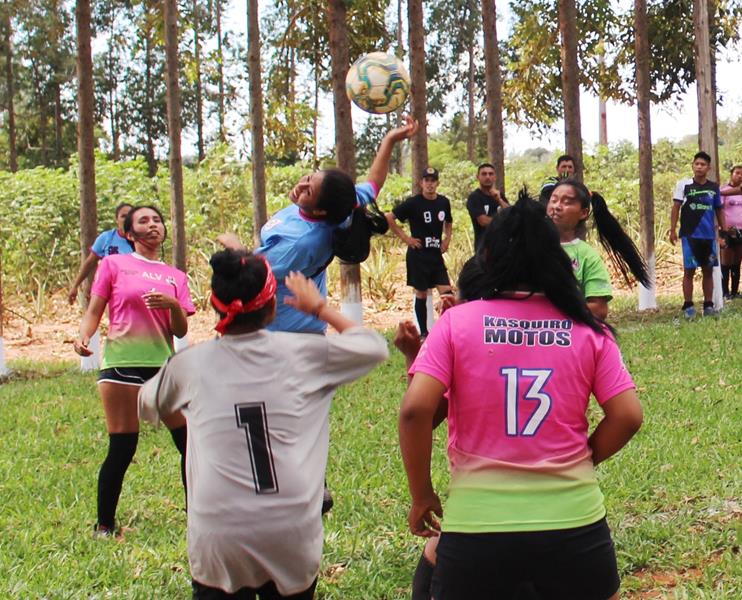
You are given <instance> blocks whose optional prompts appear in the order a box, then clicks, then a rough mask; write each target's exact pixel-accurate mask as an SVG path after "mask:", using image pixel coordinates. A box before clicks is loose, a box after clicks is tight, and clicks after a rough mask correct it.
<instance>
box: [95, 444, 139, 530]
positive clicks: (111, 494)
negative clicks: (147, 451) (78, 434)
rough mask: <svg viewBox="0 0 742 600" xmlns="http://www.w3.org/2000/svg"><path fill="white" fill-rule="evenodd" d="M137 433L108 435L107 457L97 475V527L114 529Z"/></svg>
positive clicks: (135, 446)
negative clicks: (117, 508)
mask: <svg viewBox="0 0 742 600" xmlns="http://www.w3.org/2000/svg"><path fill="white" fill-rule="evenodd" d="M138 440H139V434H138V433H110V434H108V455H107V456H106V459H105V460H104V461H103V464H102V465H101V467H100V473H99V474H98V525H103V526H104V527H107V528H108V529H114V528H115V527H116V506H117V505H118V503H119V496H120V495H121V484H122V483H123V482H124V475H126V469H128V468H129V465H130V464H131V459H132V458H134V453H135V452H136V451H137V442H138Z"/></svg>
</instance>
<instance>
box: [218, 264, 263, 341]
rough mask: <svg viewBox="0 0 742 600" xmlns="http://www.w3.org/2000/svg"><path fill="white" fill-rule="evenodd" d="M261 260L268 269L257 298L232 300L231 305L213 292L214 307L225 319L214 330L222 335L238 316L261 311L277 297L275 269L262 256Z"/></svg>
mask: <svg viewBox="0 0 742 600" xmlns="http://www.w3.org/2000/svg"><path fill="white" fill-rule="evenodd" d="M260 258H261V259H262V261H263V263H264V264H265V268H266V275H265V285H263V289H262V290H260V292H259V293H258V295H257V296H255V297H254V298H253V299H252V300H250V301H249V302H246V303H243V302H242V300H240V299H239V298H238V299H236V300H232V302H230V303H229V304H224V302H222V301H221V300H219V298H217V297H216V296H215V295H214V292H213V291H212V292H211V304H212V306H213V307H214V308H215V309H216V310H218V311H219V312H220V313H224V317H223V318H222V320H221V321H219V323H217V325H216V327H215V328H214V329H216V330H217V331H218V332H219V333H221V334H222V335H223V334H224V331H225V330H226V329H227V327H228V326H229V324H230V323H231V322H232V321H234V318H235V317H236V316H237V315H239V314H242V313H249V312H255V311H256V310H260V309H261V308H263V307H264V306H265V305H266V304H267V303H268V300H270V299H271V298H273V296H275V295H276V287H277V285H276V276H275V275H273V269H271V266H270V265H269V264H268V261H267V260H265V258H264V257H262V256H261V257H260ZM245 262H246V260H245V259H244V258H243V259H242V264H245Z"/></svg>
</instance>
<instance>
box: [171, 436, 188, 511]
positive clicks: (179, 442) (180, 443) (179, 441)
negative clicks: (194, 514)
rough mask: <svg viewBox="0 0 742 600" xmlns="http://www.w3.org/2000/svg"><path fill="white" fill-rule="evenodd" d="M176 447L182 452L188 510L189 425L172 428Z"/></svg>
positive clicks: (181, 471)
mask: <svg viewBox="0 0 742 600" xmlns="http://www.w3.org/2000/svg"><path fill="white" fill-rule="evenodd" d="M170 435H171V436H172V437H173V442H175V447H176V448H177V449H178V452H180V480H181V481H182V482H183V494H184V495H185V501H186V510H188V488H187V487H186V468H185V465H186V440H187V439H188V427H187V426H186V425H183V426H182V427H178V428H176V429H171V430H170Z"/></svg>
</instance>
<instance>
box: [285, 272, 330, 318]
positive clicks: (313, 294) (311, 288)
mask: <svg viewBox="0 0 742 600" xmlns="http://www.w3.org/2000/svg"><path fill="white" fill-rule="evenodd" d="M286 287H287V288H289V291H290V292H291V293H292V294H293V296H286V298H284V300H283V301H284V303H285V304H288V305H289V306H293V307H294V308H295V309H296V310H300V311H301V312H303V313H306V314H308V315H316V314H317V313H318V312H319V311H320V309H321V308H322V307H323V306H324V305H325V299H324V298H323V297H322V294H320V293H319V290H318V289H317V286H316V285H315V283H314V281H312V280H311V279H307V278H306V277H304V275H302V274H301V273H299V272H298V271H291V273H289V274H288V275H287V276H286Z"/></svg>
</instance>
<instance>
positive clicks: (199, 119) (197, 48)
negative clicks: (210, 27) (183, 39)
mask: <svg viewBox="0 0 742 600" xmlns="http://www.w3.org/2000/svg"><path fill="white" fill-rule="evenodd" d="M198 11H199V9H198V0H193V59H194V60H195V61H196V147H197V148H198V162H201V161H202V160H203V159H204V158H206V154H205V153H204V99H203V86H202V85H201V40H200V35H199V34H200V32H199V30H198V28H199V27H200V26H201V23H200V21H199V14H198Z"/></svg>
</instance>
